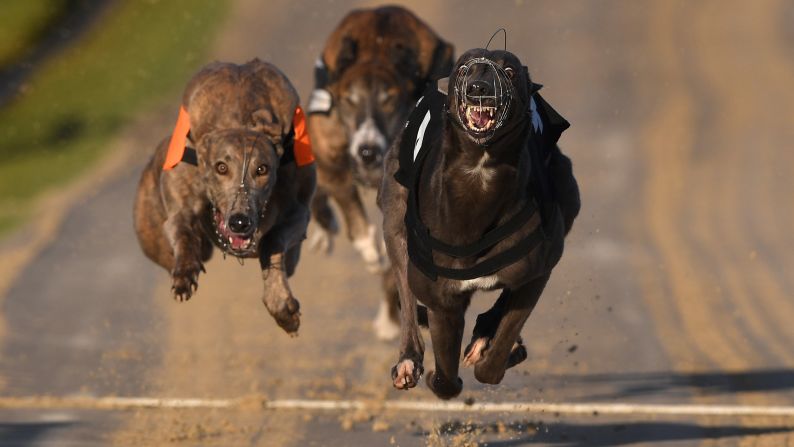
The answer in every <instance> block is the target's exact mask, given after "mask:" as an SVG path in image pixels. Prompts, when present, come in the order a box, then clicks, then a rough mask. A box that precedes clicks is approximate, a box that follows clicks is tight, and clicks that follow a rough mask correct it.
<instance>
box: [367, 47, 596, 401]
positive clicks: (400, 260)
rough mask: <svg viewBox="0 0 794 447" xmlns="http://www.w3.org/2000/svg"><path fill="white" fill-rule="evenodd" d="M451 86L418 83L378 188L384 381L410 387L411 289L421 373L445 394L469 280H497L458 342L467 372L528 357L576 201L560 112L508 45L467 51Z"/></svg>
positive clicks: (481, 376) (495, 376) (414, 349)
mask: <svg viewBox="0 0 794 447" xmlns="http://www.w3.org/2000/svg"><path fill="white" fill-rule="evenodd" d="M449 86H450V87H449V93H448V95H445V94H441V93H439V92H438V90H435V89H431V90H428V91H427V92H426V94H425V96H424V97H423V98H422V100H421V101H420V103H419V104H418V105H417V107H416V108H415V109H414V111H413V112H412V113H411V115H410V117H409V123H408V124H407V126H406V128H405V129H404V130H403V132H402V133H401V134H400V135H399V136H398V138H397V140H396V141H395V143H394V144H393V145H392V146H391V148H390V150H389V152H388V153H387V155H386V161H385V175H384V179H383V184H382V186H381V189H380V191H379V196H378V204H379V206H380V207H381V210H382V211H383V214H384V221H383V232H384V236H385V239H386V248H387V252H388V255H389V257H390V259H391V262H392V266H393V269H394V272H395V275H396V280H397V287H398V290H399V295H400V304H401V323H402V328H401V342H400V356H399V360H398V362H397V364H396V365H395V366H394V368H393V369H392V380H393V385H394V386H395V387H396V388H399V389H409V388H412V387H414V386H416V384H417V383H418V381H419V378H420V376H421V375H422V372H423V366H422V362H423V359H424V343H423V341H422V336H421V334H420V332H419V328H418V326H417V310H418V305H417V300H419V301H421V302H422V303H423V304H425V305H426V306H427V317H428V320H429V328H430V336H431V338H432V342H433V350H434V352H435V364H436V370H435V371H434V372H430V373H429V374H428V375H427V384H428V386H429V387H430V388H431V389H432V390H433V392H434V393H435V394H436V395H437V396H438V397H441V398H445V399H448V398H452V397H455V396H457V395H458V394H459V393H460V391H461V389H462V381H461V380H460V378H459V377H458V366H459V365H458V363H459V358H460V355H461V352H460V351H461V342H462V337H463V329H464V327H463V326H464V314H465V311H466V309H467V307H468V306H469V302H470V300H471V296H472V294H473V293H474V291H476V290H495V289H502V293H501V295H500V297H499V299H498V300H497V301H496V303H495V304H494V306H493V308H492V309H490V310H489V311H488V312H486V313H484V314H482V315H480V316H479V317H478V318H477V324H476V326H475V328H474V331H473V336H472V340H471V343H470V344H469V346H468V347H467V348H466V350H465V357H464V363H465V364H467V365H473V366H474V375H475V377H476V378H477V380H479V381H480V382H483V383H490V384H496V383H499V382H500V381H501V380H502V378H503V377H504V374H505V370H506V369H507V368H510V367H511V366H514V365H515V364H517V363H519V362H521V361H523V360H524V359H525V358H526V356H527V354H526V349H525V348H524V346H523V345H522V344H521V339H520V331H521V328H522V327H523V326H524V323H525V322H526V320H527V318H528V317H529V315H530V313H531V312H532V309H533V308H534V306H535V304H536V303H537V301H538V298H540V295H541V292H542V291H543V289H544V287H545V286H546V282H547V281H548V279H549V276H550V274H551V271H552V269H553V267H554V266H555V265H556V263H557V262H558V260H559V259H560V257H561V255H562V251H563V240H564V238H565V235H566V234H567V233H568V231H569V230H570V228H571V225H572V224H573V220H574V218H575V217H576V215H577V214H578V212H579V206H580V205H579V190H578V187H577V184H576V180H575V179H574V177H573V172H572V166H571V162H570V160H569V159H568V158H567V157H566V156H564V155H563V154H562V153H561V152H560V150H559V148H558V147H557V145H556V142H557V139H558V138H559V136H560V134H561V132H562V131H563V130H564V129H565V128H567V127H568V123H567V122H566V121H565V120H564V119H563V118H562V117H560V116H559V115H557V114H556V112H555V111H554V110H553V109H552V108H551V107H550V106H549V105H548V104H547V103H546V102H545V101H543V99H542V98H541V97H540V95H538V94H537V90H538V89H539V87H540V86H538V85H537V84H533V83H532V82H531V81H530V79H529V73H528V71H527V70H526V67H523V66H522V65H521V62H520V61H519V59H518V58H517V57H516V56H515V55H513V54H512V53H509V52H507V51H488V50H484V49H474V50H469V51H467V52H466V53H465V54H463V55H462V56H461V57H460V59H458V61H457V63H456V64H455V68H454V70H453V71H452V74H451V76H450V79H449ZM441 90H444V93H446V89H443V88H442V89H441ZM419 308H421V306H419Z"/></svg>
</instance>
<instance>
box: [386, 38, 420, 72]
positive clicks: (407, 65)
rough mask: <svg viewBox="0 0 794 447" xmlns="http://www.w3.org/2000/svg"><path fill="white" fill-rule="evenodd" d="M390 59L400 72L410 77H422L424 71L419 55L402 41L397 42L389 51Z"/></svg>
mask: <svg viewBox="0 0 794 447" xmlns="http://www.w3.org/2000/svg"><path fill="white" fill-rule="evenodd" d="M389 60H390V61H391V63H392V66H393V67H394V68H395V69H396V70H397V72H398V73H400V74H402V75H403V76H405V77H407V78H408V79H421V78H423V77H424V76H423V73H422V71H421V69H422V67H420V66H419V55H418V54H417V53H416V50H414V49H413V48H411V47H408V46H406V45H405V44H403V43H402V42H399V41H398V42H396V43H395V44H394V46H393V47H392V49H391V51H390V52H389Z"/></svg>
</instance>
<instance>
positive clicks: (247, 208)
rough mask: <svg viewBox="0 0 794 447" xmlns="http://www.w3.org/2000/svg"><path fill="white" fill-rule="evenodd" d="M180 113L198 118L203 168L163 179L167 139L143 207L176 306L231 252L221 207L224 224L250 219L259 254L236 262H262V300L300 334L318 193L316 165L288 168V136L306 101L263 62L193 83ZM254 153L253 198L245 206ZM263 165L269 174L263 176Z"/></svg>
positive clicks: (201, 76)
mask: <svg viewBox="0 0 794 447" xmlns="http://www.w3.org/2000/svg"><path fill="white" fill-rule="evenodd" d="M182 105H183V107H184V108H185V110H187V111H188V113H189V115H190V122H191V131H190V134H189V144H190V145H191V146H192V147H194V148H195V149H196V152H197V155H198V166H193V165H190V164H187V163H180V164H178V165H177V166H176V167H175V168H173V169H172V170H169V171H164V170H163V169H162V166H163V163H164V160H165V156H166V152H167V147H168V139H164V140H163V141H162V142H161V143H160V144H159V145H158V147H157V149H156V151H155V153H154V156H153V157H152V159H151V160H150V161H149V164H148V165H147V166H146V167H145V169H144V171H143V174H142V175H141V180H140V183H139V186H138V193H137V197H136V201H135V209H134V223H135V230H136V232H137V234H138V240H139V242H140V245H141V248H142V249H143V252H144V253H145V254H146V256H148V257H149V258H150V259H151V260H153V261H154V262H156V263H157V264H159V265H160V266H162V267H163V268H165V269H166V270H168V271H169V272H170V273H171V276H172V277H173V291H174V298H175V299H177V300H179V301H183V300H188V299H190V297H191V296H192V294H193V292H194V291H195V289H196V288H197V287H198V283H197V281H198V276H199V272H202V271H204V263H205V262H207V260H209V258H210V256H211V255H212V252H213V251H214V250H213V246H217V247H219V248H223V247H222V245H221V244H219V242H218V238H217V237H216V234H215V222H214V220H213V218H214V216H213V214H212V209H213V204H214V206H215V207H216V208H217V210H218V211H220V212H221V213H222V216H230V215H232V214H233V213H244V214H246V215H247V216H248V217H249V218H250V219H251V220H252V222H253V225H252V227H253V228H254V230H253V231H254V233H253V236H252V237H253V245H252V247H254V248H255V251H251V252H245V253H233V254H234V255H235V256H238V257H241V258H243V257H247V258H253V257H256V258H258V259H259V261H260V265H261V267H262V278H263V280H264V295H263V298H262V300H263V302H264V304H265V306H267V309H268V311H270V313H271V314H272V315H273V317H274V318H275V319H276V322H277V323H278V324H279V326H281V327H282V328H283V329H284V330H285V331H287V332H288V333H294V332H296V331H297V329H298V326H299V324H300V318H299V304H298V301H297V300H296V299H295V298H294V297H293V295H292V292H291V291H290V288H289V284H288V282H287V278H288V277H289V276H291V275H292V273H293V272H294V270H295V266H296V265H297V262H298V258H299V255H300V246H301V241H302V240H303V239H304V238H305V233H306V227H307V225H308V223H309V203H310V201H311V198H312V195H313V193H314V189H315V184H316V180H315V176H316V174H315V167H314V165H313V164H311V165H308V166H304V167H300V168H297V167H296V164H295V163H287V164H284V165H282V164H280V157H281V155H282V154H283V151H284V148H283V146H282V141H281V140H282V135H283V134H285V133H286V132H288V131H289V129H290V126H291V123H292V119H293V114H294V113H295V108H296V107H297V105H298V95H297V93H296V92H295V89H294V88H293V87H292V85H291V84H290V82H289V80H287V78H286V77H285V76H284V75H283V74H282V73H281V72H280V71H279V70H278V69H277V68H276V67H274V66H273V65H270V64H268V63H265V62H262V61H260V60H258V59H255V60H252V61H250V62H248V63H246V64H244V65H236V64H228V63H214V64H211V65H208V66H207V67H205V68H204V69H202V70H201V71H199V73H198V74H196V75H195V76H194V77H193V78H192V79H191V81H190V82H189V84H188V86H187V88H186V89H185V93H184V95H183V99H182ZM246 153H247V154H248V157H249V162H248V165H247V167H248V169H247V172H246V174H245V176H246V184H247V186H248V187H249V194H248V195H247V196H241V195H240V189H239V184H240V179H241V177H242V170H243V160H244V157H245V154H246ZM219 161H223V162H225V163H226V164H227V165H228V173H227V174H226V175H219V174H218V172H217V171H216V169H215V167H216V163H218V162H219ZM262 165H266V166H267V167H268V169H267V173H266V174H265V175H257V173H256V170H257V168H258V167H260V166H262Z"/></svg>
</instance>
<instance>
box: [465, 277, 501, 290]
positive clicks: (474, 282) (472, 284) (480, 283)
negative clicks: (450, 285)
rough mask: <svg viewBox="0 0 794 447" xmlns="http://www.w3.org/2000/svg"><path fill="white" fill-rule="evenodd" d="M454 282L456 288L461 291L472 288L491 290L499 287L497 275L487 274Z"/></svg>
mask: <svg viewBox="0 0 794 447" xmlns="http://www.w3.org/2000/svg"><path fill="white" fill-rule="evenodd" d="M455 282H456V286H457V289H458V290H459V291H461V292H469V291H472V290H493V289H496V288H499V287H500V283H499V277H498V276H497V275H488V276H482V277H479V278H474V279H466V280H463V281H455Z"/></svg>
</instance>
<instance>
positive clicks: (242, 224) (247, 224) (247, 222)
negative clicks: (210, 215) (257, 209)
mask: <svg viewBox="0 0 794 447" xmlns="http://www.w3.org/2000/svg"><path fill="white" fill-rule="evenodd" d="M229 229H230V230H232V231H234V232H235V233H247V232H248V230H250V229H251V219H250V218H249V217H248V216H246V215H245V214H240V213H238V214H232V216H231V217H230V218H229Z"/></svg>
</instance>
